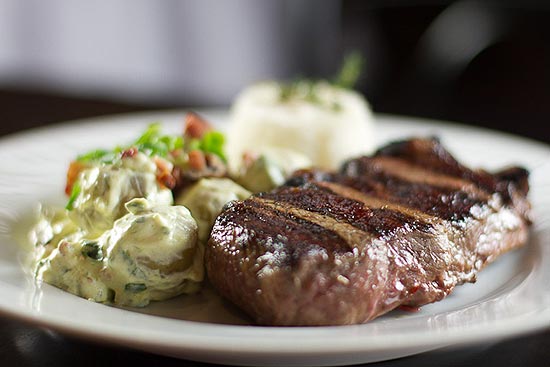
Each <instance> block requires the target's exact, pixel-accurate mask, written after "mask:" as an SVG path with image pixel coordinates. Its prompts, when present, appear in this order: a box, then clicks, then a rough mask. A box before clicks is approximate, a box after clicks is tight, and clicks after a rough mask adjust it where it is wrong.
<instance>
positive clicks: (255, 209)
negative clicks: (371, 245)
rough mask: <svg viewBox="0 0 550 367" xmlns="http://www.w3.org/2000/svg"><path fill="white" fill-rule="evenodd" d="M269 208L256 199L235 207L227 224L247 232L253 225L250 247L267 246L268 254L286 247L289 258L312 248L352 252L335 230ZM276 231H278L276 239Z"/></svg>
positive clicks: (289, 213)
mask: <svg viewBox="0 0 550 367" xmlns="http://www.w3.org/2000/svg"><path fill="white" fill-rule="evenodd" d="M269 204H270V203H268V202H266V201H262V200H257V199H255V198H254V199H251V200H246V201H243V202H239V203H235V204H233V206H232V207H231V210H230V211H229V212H228V216H227V217H226V218H224V220H225V221H226V222H230V223H232V224H233V225H234V226H236V227H241V228H243V229H246V228H248V223H249V222H251V221H253V222H254V228H253V229H251V230H250V231H249V233H248V235H249V236H250V237H251V238H252V239H253V241H251V243H253V244H254V245H255V246H267V248H268V249H269V250H278V248H279V247H281V245H285V246H286V247H287V249H286V250H287V251H286V253H288V254H290V258H292V254H293V253H294V252H295V251H301V250H302V249H303V248H305V247H308V248H309V247H311V246H318V247H320V248H324V249H327V250H330V251H332V252H345V251H348V250H349V249H350V248H349V246H348V243H347V242H346V241H345V240H344V239H343V238H342V237H341V236H339V235H338V234H337V233H335V232H334V231H333V230H331V229H329V228H326V227H323V226H322V225H319V224H317V223H314V222H312V221H310V220H306V219H304V218H300V217H299V216H296V215H295V214H293V213H291V212H288V211H282V210H278V209H277V208H276V207H275V206H273V205H269ZM274 228H277V233H276V234H275V235H274V234H273V229H274ZM290 258H289V259H290Z"/></svg>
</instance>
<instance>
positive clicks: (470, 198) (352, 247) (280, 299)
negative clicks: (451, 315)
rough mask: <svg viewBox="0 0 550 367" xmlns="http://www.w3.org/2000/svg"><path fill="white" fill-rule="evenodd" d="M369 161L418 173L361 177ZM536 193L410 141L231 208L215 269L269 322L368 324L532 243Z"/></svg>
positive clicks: (510, 173)
mask: <svg viewBox="0 0 550 367" xmlns="http://www.w3.org/2000/svg"><path fill="white" fill-rule="evenodd" d="M381 157H382V158H381ZM388 157H389V158H388ZM392 157H393V158H392ZM369 159H374V160H373V161H372V162H376V161H378V162H381V161H383V162H387V161H392V162H394V161H395V160H397V159H401V160H403V161H404V162H407V163H403V164H402V163H399V167H403V168H405V167H413V170H416V171H414V172H416V174H401V173H400V172H399V171H400V169H397V168H396V167H397V166H396V165H393V163H392V164H390V165H389V166H388V165H386V166H385V168H384V169H380V170H365V171H363V172H362V173H360V174H359V172H360V170H359V169H355V168H357V167H361V166H362V165H363V166H364V165H365V162H366V161H368V160H369ZM372 162H370V163H369V164H371V163H372ZM408 162H410V164H409V163H408ZM384 164H385V163H384ZM354 167H355V168H354ZM388 167H390V168H388ZM419 167H420V168H419ZM430 170H431V171H433V172H434V175H432V176H431V177H429V178H426V177H422V176H419V174H418V173H419V172H424V171H426V172H425V173H426V175H429V174H430V172H429V171H430ZM396 172H397V173H396ZM434 177H435V178H437V179H435V178H434ZM439 178H441V179H442V181H441V182H439ZM471 185H475V186H477V187H478V189H472V186H471ZM527 192H528V182H527V171H525V170H524V169H521V168H517V167H516V168H511V169H507V170H504V171H501V172H500V173H496V174H489V173H487V172H485V171H472V170H470V169H468V168H466V167H464V166H462V165H460V164H459V163H458V162H457V161H456V160H454V158H453V157H452V156H451V155H450V154H449V153H448V152H446V151H445V150H444V149H443V148H442V147H441V145H440V144H439V143H438V142H437V141H434V140H428V139H412V140H411V141H407V142H400V143H397V144H390V146H388V147H386V148H382V149H381V150H379V151H378V152H377V153H376V156H375V158H365V157H361V158H358V159H355V160H351V161H349V162H347V163H346V164H345V165H344V167H343V168H342V170H341V171H340V172H339V173H336V172H323V171H318V170H309V171H301V172H298V173H296V174H295V175H294V176H293V177H292V178H291V179H290V180H289V181H288V182H287V184H286V186H283V187H280V188H277V189H275V190H274V191H272V192H269V193H264V194H260V195H257V196H253V197H251V198H249V199H247V200H245V201H243V202H237V203H232V204H230V205H228V206H227V208H226V209H224V211H223V212H222V213H221V214H220V216H218V218H217V220H216V223H215V224H214V227H213V230H212V235H211V239H210V241H209V245H208V246H207V249H206V255H205V265H206V268H207V273H208V277H209V278H210V281H211V282H212V284H213V285H214V286H215V287H216V288H217V289H218V291H219V292H220V293H221V294H222V295H224V296H225V297H227V298H228V299H229V300H231V301H232V302H234V303H235V304H237V305H238V306H240V307H241V308H242V309H243V310H245V311H246V312H247V313H248V314H249V315H251V316H252V317H253V318H254V319H255V320H256V322H258V323H260V324H269V325H334V324H350V323H363V322H366V321H369V320H371V319H373V318H374V317H377V316H379V315H382V314H384V313H386V312H388V311H390V310H392V309H394V308H396V307H398V306H400V305H408V306H414V307H416V306H421V305H424V304H426V303H430V302H434V301H437V300H441V299H442V298H444V297H445V296H446V295H448V294H449V293H450V292H452V290H453V289H454V287H455V286H456V285H458V284H461V283H464V282H472V281H475V278H476V274H477V272H478V271H479V270H480V269H482V268H483V267H484V266H485V265H486V264H487V263H489V262H491V261H493V260H494V259H495V258H496V257H497V256H498V255H500V254H502V253H503V252H506V251H509V250H511V249H514V248H516V247H518V246H521V245H523V244H525V242H526V240H527V237H528V225H529V223H530V205H529V202H528V201H527V200H526V197H525V196H526V194H527Z"/></svg>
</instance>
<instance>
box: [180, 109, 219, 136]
mask: <svg viewBox="0 0 550 367" xmlns="http://www.w3.org/2000/svg"><path fill="white" fill-rule="evenodd" d="M210 130H212V126H211V125H210V124H209V123H208V122H207V121H206V120H205V119H203V118H202V117H200V116H199V115H197V114H196V113H193V112H188V113H187V114H186V115H185V130H184V132H183V133H184V135H185V136H189V137H191V138H193V139H200V138H202V137H203V135H204V134H205V133H206V132H207V131H210Z"/></svg>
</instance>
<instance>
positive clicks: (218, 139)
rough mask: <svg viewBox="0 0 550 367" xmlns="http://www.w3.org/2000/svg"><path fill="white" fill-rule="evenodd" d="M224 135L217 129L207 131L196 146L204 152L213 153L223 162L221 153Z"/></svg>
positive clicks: (223, 157)
mask: <svg viewBox="0 0 550 367" xmlns="http://www.w3.org/2000/svg"><path fill="white" fill-rule="evenodd" d="M224 143H225V137H224V136H223V134H222V133H220V132H219V131H208V132H207V133H205V134H204V136H203V137H202V139H201V140H200V141H199V146H198V148H199V149H200V150H202V151H203V152H205V153H213V154H216V155H217V156H219V157H220V158H221V159H222V160H223V161H224V162H225V161H226V158H225V154H224V153H223V145H224Z"/></svg>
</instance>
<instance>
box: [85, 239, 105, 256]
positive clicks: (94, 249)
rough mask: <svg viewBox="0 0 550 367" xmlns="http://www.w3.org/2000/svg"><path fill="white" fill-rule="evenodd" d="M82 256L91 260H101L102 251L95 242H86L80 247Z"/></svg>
mask: <svg viewBox="0 0 550 367" xmlns="http://www.w3.org/2000/svg"><path fill="white" fill-rule="evenodd" d="M82 254H83V255H84V256H87V257H89V258H90V259H93V260H98V261H100V260H103V250H102V249H101V246H100V245H99V243H98V242H97V241H87V242H84V244H83V245H82Z"/></svg>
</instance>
